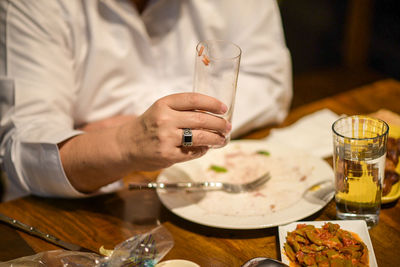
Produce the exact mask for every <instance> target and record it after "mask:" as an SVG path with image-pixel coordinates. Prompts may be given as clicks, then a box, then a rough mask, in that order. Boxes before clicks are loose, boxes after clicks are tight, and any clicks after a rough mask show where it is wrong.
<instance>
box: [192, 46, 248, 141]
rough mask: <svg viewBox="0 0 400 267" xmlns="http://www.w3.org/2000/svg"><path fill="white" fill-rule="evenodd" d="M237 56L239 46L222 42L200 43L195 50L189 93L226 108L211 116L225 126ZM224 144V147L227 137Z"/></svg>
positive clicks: (231, 103) (233, 90) (231, 105)
mask: <svg viewBox="0 0 400 267" xmlns="http://www.w3.org/2000/svg"><path fill="white" fill-rule="evenodd" d="M241 53H242V51H241V49H240V47H239V46H237V45H235V44H233V43H232V42H229V41H224V40H208V41H202V42H200V43H199V44H198V45H197V46H196V61H195V73H194V84H193V92H195V93H201V94H205V95H209V96H212V97H215V98H216V99H218V100H220V101H221V102H223V103H224V104H225V105H226V106H227V107H228V110H227V111H226V113H225V114H222V115H221V114H213V115H215V116H218V117H222V118H224V119H226V120H228V121H229V122H232V114H233V109H234V104H235V96H236V86H237V79H238V74H239V65H240V57H241ZM225 140H226V142H225V145H226V144H227V143H228V142H229V140H230V134H228V135H227V136H225ZM213 147H220V146H213Z"/></svg>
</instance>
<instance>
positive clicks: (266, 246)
mask: <svg viewBox="0 0 400 267" xmlns="http://www.w3.org/2000/svg"><path fill="white" fill-rule="evenodd" d="M323 108H329V109H331V110H332V111H334V112H336V113H338V114H349V115H350V114H368V113H372V112H375V111H377V110H379V109H381V108H386V109H388V110H391V111H393V112H396V113H400V82H398V81H395V80H384V81H380V82H377V83H374V84H371V85H368V86H364V87H361V88H357V89H355V90H352V91H349V92H346V93H342V94H339V95H336V96H334V97H330V98H326V99H322V100H320V101H317V102H314V103H311V104H309V105H306V106H302V107H299V108H296V109H294V110H292V111H291V112H290V114H289V116H288V117H287V119H286V120H285V121H284V122H283V123H282V125H280V126H279V127H285V126H287V125H290V124H292V123H293V122H295V121H297V120H298V119H299V118H301V117H303V116H305V115H307V114H310V113H312V112H315V111H317V110H320V109H323ZM269 130H270V128H264V129H260V130H258V131H256V132H253V133H251V134H249V135H248V136H247V138H261V137H265V136H266V135H268V133H269ZM327 160H328V162H329V159H327ZM156 176H157V172H152V173H136V174H132V176H131V177H128V178H127V180H129V179H137V180H141V181H146V180H154V179H155V178H156ZM0 212H1V213H4V214H5V215H7V216H9V217H13V218H16V219H18V220H21V221H23V222H25V223H27V224H30V225H32V226H35V227H37V228H39V229H41V230H42V231H45V232H48V233H50V234H52V235H55V236H57V237H59V238H61V239H64V240H66V241H69V242H72V243H75V244H79V245H82V246H84V247H87V248H89V249H92V250H95V251H97V250H98V249H99V247H100V246H102V245H104V246H105V247H106V248H113V247H114V246H115V245H116V244H118V243H119V242H122V241H123V240H125V239H127V238H129V237H131V236H133V235H135V234H138V233H142V232H146V231H149V230H150V229H151V228H153V227H154V226H156V225H157V223H158V222H160V223H161V224H162V225H164V226H165V227H166V228H167V229H168V230H169V231H170V232H171V233H172V235H173V237H174V242H175V244H174V247H173V249H172V250H171V251H170V252H169V253H168V254H167V256H166V257H165V259H177V258H180V259H187V260H192V261H194V262H196V263H198V264H200V265H201V266H213V267H218V266H240V265H241V264H242V263H243V262H245V261H247V260H249V259H250V258H253V257H258V256H266V257H271V258H275V259H279V257H280V256H279V255H280V252H279V247H278V245H277V243H278V231H277V227H273V228H267V229H258V230H225V229H216V228H211V227H206V226H202V225H198V224H195V223H192V222H189V221H186V220H184V219H181V218H179V217H177V216H176V215H174V214H172V213H171V212H170V211H168V210H167V209H166V208H164V207H163V206H162V204H161V203H160V201H159V200H158V197H157V195H156V194H155V193H154V192H149V191H141V192H130V191H127V190H122V191H120V192H117V193H113V194H108V195H103V196H98V197H94V198H89V199H79V200H71V199H46V198H40V197H33V196H30V197H25V198H21V199H17V200H14V201H11V202H5V203H0ZM331 219H335V205H334V203H333V202H331V203H329V204H328V205H327V206H326V207H325V208H323V209H322V210H321V211H319V212H317V213H316V214H314V215H312V216H310V217H309V218H305V220H331ZM0 230H1V232H4V231H9V232H8V233H7V239H4V238H3V236H4V235H3V234H1V232H0V234H1V235H2V238H1V241H0V242H2V243H3V242H7V243H8V244H9V245H8V246H5V245H4V244H3V246H2V250H5V251H2V253H0V261H1V260H7V259H9V257H8V258H7V257H6V256H4V255H18V256H23V255H29V254H32V253H35V252H40V251H46V250H51V249H58V247H56V246H54V245H51V244H48V243H46V242H45V241H42V240H40V239H38V238H36V237H32V236H28V235H27V234H24V233H20V232H19V231H16V230H14V229H12V228H10V227H8V226H4V227H1V228H0ZM370 235H371V239H372V244H373V246H374V251H375V255H376V258H377V261H378V264H379V266H400V257H399V256H398V255H399V248H398V247H399V245H400V204H399V202H395V203H390V204H389V205H385V206H383V207H382V212H381V216H380V222H379V224H378V225H377V226H376V227H374V228H373V229H371V230H370ZM10 239H11V240H10ZM21 242H22V245H21ZM29 248H31V249H29ZM7 250H9V253H10V254H7ZM13 252H16V254H11V253H13Z"/></svg>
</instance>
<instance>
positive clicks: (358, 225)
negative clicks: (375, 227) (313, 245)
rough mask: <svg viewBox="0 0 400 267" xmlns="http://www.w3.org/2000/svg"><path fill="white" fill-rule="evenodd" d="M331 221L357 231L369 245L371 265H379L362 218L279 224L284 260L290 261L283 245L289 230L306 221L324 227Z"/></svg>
mask: <svg viewBox="0 0 400 267" xmlns="http://www.w3.org/2000/svg"><path fill="white" fill-rule="evenodd" d="M327 222H331V223H336V224H339V225H340V228H341V229H343V230H346V231H350V232H353V233H356V234H357V235H358V236H359V237H360V238H361V240H362V241H363V242H364V244H365V245H366V246H367V247H368V254H369V266H370V267H377V266H378V264H377V263H376V258H375V253H374V248H373V247H372V243H371V238H370V237H369V233H368V228H367V224H366V223H365V221H362V220H343V221H339V220H337V221H310V222H307V221H304V222H294V223H291V224H287V225H283V226H279V248H280V251H281V259H282V262H284V263H286V264H288V265H289V263H290V261H289V258H288V257H287V256H286V254H285V253H284V251H285V250H284V249H283V245H284V244H285V242H286V235H287V233H288V232H291V231H293V230H294V229H296V226H297V224H299V223H305V224H312V225H314V226H315V227H318V228H320V227H322V226H323V225H324V224H325V223H327Z"/></svg>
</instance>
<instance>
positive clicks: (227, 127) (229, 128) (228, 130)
mask: <svg viewBox="0 0 400 267" xmlns="http://www.w3.org/2000/svg"><path fill="white" fill-rule="evenodd" d="M231 130H232V123H230V122H228V123H227V124H226V132H227V133H229V132H230V131H231Z"/></svg>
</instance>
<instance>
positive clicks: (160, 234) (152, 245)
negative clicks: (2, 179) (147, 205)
mask: <svg viewBox="0 0 400 267" xmlns="http://www.w3.org/2000/svg"><path fill="white" fill-rule="evenodd" d="M173 245H174V241H173V238H172V235H171V234H170V233H169V232H168V230H167V229H165V228H164V227H163V226H158V227H156V228H154V229H153V230H151V231H150V232H148V233H145V234H140V235H136V236H133V237H131V238H129V239H127V240H125V241H124V242H122V243H120V244H118V245H117V246H115V248H114V249H113V250H112V251H109V252H110V254H111V255H109V256H102V255H100V254H96V253H86V252H76V251H66V250H52V251H46V252H40V253H38V254H35V255H32V256H27V257H22V258H18V259H15V260H11V261H7V262H2V263H0V267H22V266H23V267H44V266H50V267H78V266H79V267H86V266H88V267H119V266H121V267H122V266H123V267H136V266H141V267H153V266H155V265H156V264H157V263H158V262H159V261H160V260H161V259H162V258H163V257H164V256H165V255H166V254H167V253H168V251H169V250H170V249H171V248H172V247H173Z"/></svg>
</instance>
